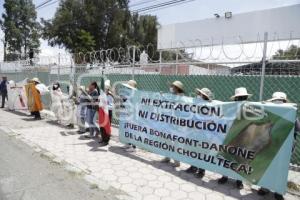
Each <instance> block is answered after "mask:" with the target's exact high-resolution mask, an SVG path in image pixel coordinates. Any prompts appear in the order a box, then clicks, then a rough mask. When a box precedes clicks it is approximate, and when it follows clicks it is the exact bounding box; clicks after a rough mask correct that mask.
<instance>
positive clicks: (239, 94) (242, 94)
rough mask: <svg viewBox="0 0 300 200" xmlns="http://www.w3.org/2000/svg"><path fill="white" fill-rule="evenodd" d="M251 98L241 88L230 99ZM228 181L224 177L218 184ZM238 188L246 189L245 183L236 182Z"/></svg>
mask: <svg viewBox="0 0 300 200" xmlns="http://www.w3.org/2000/svg"><path fill="white" fill-rule="evenodd" d="M251 96H252V94H249V93H248V91H247V89H246V88H244V87H240V88H236V89H235V94H234V95H233V96H232V97H230V99H231V100H233V101H247V100H248V99H249V98H250V97H251ZM227 181H228V177H227V176H222V178H220V179H219V180H218V183H219V184H225V183H226V182H227ZM236 187H237V188H238V189H243V188H244V185H243V182H242V181H240V180H236Z"/></svg>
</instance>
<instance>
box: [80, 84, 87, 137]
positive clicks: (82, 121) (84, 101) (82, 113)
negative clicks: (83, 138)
mask: <svg viewBox="0 0 300 200" xmlns="http://www.w3.org/2000/svg"><path fill="white" fill-rule="evenodd" d="M84 93H86V88H85V87H84V86H80V87H79V91H78V100H77V123H78V126H79V130H78V131H77V132H78V134H84V133H85V132H86V127H85V122H86V112H87V103H88V101H87V97H86V95H85V94H84Z"/></svg>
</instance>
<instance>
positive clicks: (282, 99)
mask: <svg viewBox="0 0 300 200" xmlns="http://www.w3.org/2000/svg"><path fill="white" fill-rule="evenodd" d="M266 102H270V103H274V104H284V103H289V100H288V98H287V95H286V93H284V92H274V93H273V95H272V98H271V99H269V100H267V101H266ZM294 131H295V133H294V139H295V141H296V137H297V134H298V133H299V132H300V121H299V119H298V118H297V119H296V122H295V130H294ZM293 149H294V146H293ZM268 193H270V190H268V189H267V188H263V187H262V188H260V189H259V190H258V191H257V194H258V195H260V196H264V195H266V194H268ZM274 197H275V199H276V200H283V199H284V198H283V196H282V195H281V194H278V193H276V192H275V193H274Z"/></svg>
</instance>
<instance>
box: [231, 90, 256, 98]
mask: <svg viewBox="0 0 300 200" xmlns="http://www.w3.org/2000/svg"><path fill="white" fill-rule="evenodd" d="M242 96H248V97H251V96H252V94H249V93H248V92H247V89H246V88H244V87H240V88H236V89H235V94H234V95H233V96H232V97H230V99H231V100H234V99H235V97H242Z"/></svg>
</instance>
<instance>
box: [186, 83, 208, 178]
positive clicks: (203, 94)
mask: <svg viewBox="0 0 300 200" xmlns="http://www.w3.org/2000/svg"><path fill="white" fill-rule="evenodd" d="M196 94H197V98H199V99H202V100H203V101H207V102H212V100H213V93H212V92H211V90H210V89H208V88H202V89H199V88H196ZM186 172H187V173H195V176H196V177H199V178H203V176H204V175H205V170H204V169H202V168H198V167H196V166H191V167H189V168H188V169H187V170H186Z"/></svg>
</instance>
